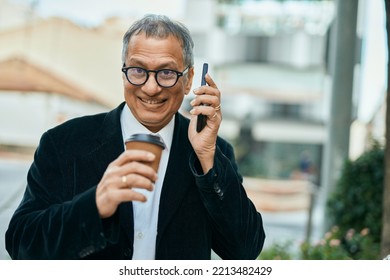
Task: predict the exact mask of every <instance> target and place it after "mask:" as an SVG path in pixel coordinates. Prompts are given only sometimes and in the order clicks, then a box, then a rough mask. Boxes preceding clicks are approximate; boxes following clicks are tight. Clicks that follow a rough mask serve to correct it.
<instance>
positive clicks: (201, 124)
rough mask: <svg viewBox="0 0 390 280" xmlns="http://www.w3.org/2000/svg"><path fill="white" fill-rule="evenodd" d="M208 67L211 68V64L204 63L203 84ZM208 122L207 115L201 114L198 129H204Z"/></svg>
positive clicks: (202, 84) (201, 83)
mask: <svg viewBox="0 0 390 280" xmlns="http://www.w3.org/2000/svg"><path fill="white" fill-rule="evenodd" d="M208 69H209V65H208V64H207V63H203V70H202V78H201V81H200V85H201V86H204V85H205V84H206V79H205V76H206V74H207V71H208ZM202 105H203V104H202ZM206 122H207V116H205V115H202V114H199V115H198V119H197V122H196V131H197V132H201V131H202V129H203V128H204V127H205V126H206Z"/></svg>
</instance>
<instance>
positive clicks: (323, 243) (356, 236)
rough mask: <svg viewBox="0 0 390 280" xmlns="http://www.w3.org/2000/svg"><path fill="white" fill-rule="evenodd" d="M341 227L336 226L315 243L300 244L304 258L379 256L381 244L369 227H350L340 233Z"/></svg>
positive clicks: (365, 257) (333, 258)
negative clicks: (357, 229) (360, 228)
mask: <svg viewBox="0 0 390 280" xmlns="http://www.w3.org/2000/svg"><path fill="white" fill-rule="evenodd" d="M340 234H341V232H340V229H339V227H337V226H334V227H333V228H332V230H331V231H329V232H327V233H326V234H325V236H324V238H323V239H322V240H320V242H318V243H317V244H315V245H312V244H310V243H308V242H304V243H302V244H301V246H300V250H301V259H303V260H376V259H378V258H379V244H378V243H376V242H375V241H374V240H373V238H372V235H370V232H369V229H368V228H364V229H363V230H361V231H360V232H356V231H355V229H349V230H348V231H347V232H346V234H345V235H340Z"/></svg>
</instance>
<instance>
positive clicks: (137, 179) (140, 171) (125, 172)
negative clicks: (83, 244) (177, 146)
mask: <svg viewBox="0 0 390 280" xmlns="http://www.w3.org/2000/svg"><path fill="white" fill-rule="evenodd" d="M154 158H155V155H154V154H152V153H150V152H147V151H141V150H126V151H124V152H123V153H122V154H121V155H120V156H119V157H118V158H117V159H115V160H114V161H113V162H111V163H110V164H109V165H108V167H107V169H106V171H105V172H104V174H103V178H102V179H101V180H100V182H99V184H98V186H97V190H96V205H97V208H98V211H99V215H100V217H101V218H108V217H111V216H112V215H113V214H114V213H115V212H116V209H117V208H118V205H119V204H120V203H122V202H127V201H141V202H145V201H146V197H145V196H144V195H143V194H141V193H139V192H137V191H136V189H137V188H139V189H146V190H149V191H152V190H153V183H154V182H155V181H156V180H157V173H156V172H155V171H154V170H153V168H151V167H150V166H148V165H145V164H143V163H142V162H151V161H153V160H154Z"/></svg>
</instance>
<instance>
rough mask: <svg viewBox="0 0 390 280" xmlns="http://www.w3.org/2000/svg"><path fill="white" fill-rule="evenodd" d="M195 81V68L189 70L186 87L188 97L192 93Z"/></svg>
mask: <svg viewBox="0 0 390 280" xmlns="http://www.w3.org/2000/svg"><path fill="white" fill-rule="evenodd" d="M193 79H194V67H191V68H190V69H188V73H187V81H186V85H185V94H186V95H187V94H189V93H190V90H191V87H192V81H193Z"/></svg>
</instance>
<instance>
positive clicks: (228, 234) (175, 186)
mask: <svg viewBox="0 0 390 280" xmlns="http://www.w3.org/2000/svg"><path fill="white" fill-rule="evenodd" d="M124 104H125V103H122V104H121V105H120V106H119V107H118V108H116V109H114V110H113V111H111V112H108V113H103V114H98V115H94V116H86V117H81V118H76V119H73V120H70V121H68V122H66V123H64V124H62V125H60V126H57V127H55V128H53V129H51V130H49V131H47V132H46V133H44V134H43V136H42V138H41V141H40V144H39V146H38V148H37V150H36V152H35V156H34V162H33V163H32V165H31V167H30V170H29V172H28V177H27V188H26V192H25V194H24V198H23V200H22V202H21V204H20V205H19V207H18V208H17V210H16V211H15V213H14V215H13V217H12V219H11V221H10V224H9V228H8V230H7V232H6V248H7V250H8V252H9V254H10V256H11V257H12V258H13V259H80V258H81V259H131V257H132V254H133V235H134V232H133V213H132V203H131V202H129V203H122V204H121V205H120V206H119V208H118V210H117V212H116V213H115V214H114V216H112V217H111V218H108V219H104V220H102V219H100V218H99V214H98V211H97V207H96V201H95V193H96V186H97V184H98V183H99V181H100V179H101V178H102V175H103V173H104V171H105V170H106V168H107V166H108V164H109V163H110V162H111V161H113V160H114V159H116V158H117V157H118V156H119V155H120V154H121V153H122V152H123V151H124V145H123V140H122V133H121V126H120V113H121V111H122V108H123V106H124ZM188 124H189V120H188V119H186V118H185V117H183V116H182V115H180V114H179V113H178V114H176V120H175V129H174V135H173V142H172V148H171V153H170V156H169V161H168V166H167V170H166V175H165V179H164V183H163V188H162V193H161V201H160V208H159V219H158V234H157V241H156V259H187V260H188V259H210V256H211V249H213V250H214V251H215V252H216V253H217V254H218V255H219V256H220V257H221V258H223V259H254V258H256V257H257V256H258V255H259V253H260V251H261V249H262V247H263V243H264V239H265V234H264V230H263V224H262V218H261V215H260V214H259V213H258V212H257V211H256V209H255V207H254V205H253V204H252V202H251V201H250V200H249V199H248V197H247V195H246V193H245V191H244V188H243V186H242V177H241V175H239V173H238V171H237V166H236V163H235V160H234V155H233V149H232V147H231V145H230V144H228V143H227V142H226V141H224V140H223V139H221V138H218V140H217V152H216V155H215V162H214V167H213V169H212V170H210V172H208V173H207V174H205V175H203V174H201V173H200V172H199V170H200V164H199V162H198V160H197V158H196V156H195V153H194V151H193V149H192V146H191V144H190V142H189V140H188Z"/></svg>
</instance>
